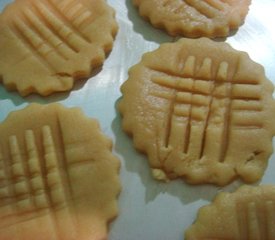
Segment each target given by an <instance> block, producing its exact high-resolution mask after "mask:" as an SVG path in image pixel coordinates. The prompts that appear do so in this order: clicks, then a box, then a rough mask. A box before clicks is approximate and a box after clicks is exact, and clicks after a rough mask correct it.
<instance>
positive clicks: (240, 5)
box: [133, 0, 251, 37]
mask: <svg viewBox="0 0 275 240" xmlns="http://www.w3.org/2000/svg"><path fill="white" fill-rule="evenodd" d="M250 2H251V0H133V3H134V4H135V5H136V6H137V7H138V8H139V13H140V15H141V16H143V17H144V18H146V19H148V20H149V21H150V22H151V23H152V25H154V26H155V27H158V28H163V29H165V30H166V31H167V32H168V33H169V34H170V35H172V36H176V35H183V36H186V37H203V36H204V37H226V36H228V35H229V33H230V30H233V29H237V28H238V27H239V26H240V25H241V24H242V23H243V21H244V19H245V16H246V15H247V12H248V7H249V5H250Z"/></svg>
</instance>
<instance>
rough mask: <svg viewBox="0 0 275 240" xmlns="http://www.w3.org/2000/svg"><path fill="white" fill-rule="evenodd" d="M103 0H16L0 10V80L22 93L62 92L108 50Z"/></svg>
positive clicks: (111, 23)
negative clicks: (0, 11)
mask: <svg viewBox="0 0 275 240" xmlns="http://www.w3.org/2000/svg"><path fill="white" fill-rule="evenodd" d="M117 29H118V26H117V23H116V21H115V18H114V10H113V9H112V8H111V7H110V6H108V5H107V3H106V1H105V0H80V1H76V0H16V1H14V2H13V3H11V4H10V5H8V6H7V7H6V8H5V9H4V11H3V13H2V14H1V15H0V80H1V78H2V82H3V84H4V86H5V87H6V88H7V89H9V90H17V91H18V92H19V93H20V94H21V95H22V96H26V95H28V94H30V93H38V94H40V95H43V96H45V95H49V94H51V93H53V92H60V91H67V90H70V89H71V88H72V87H73V83H74V80H76V79H80V78H86V77H88V76H90V74H91V71H92V70H93V69H94V68H96V67H98V66H99V65H101V64H102V63H103V61H104V60H105V57H106V53H108V52H109V51H110V50H111V49H112V45H113V41H114V36H115V35H116V32H117Z"/></svg>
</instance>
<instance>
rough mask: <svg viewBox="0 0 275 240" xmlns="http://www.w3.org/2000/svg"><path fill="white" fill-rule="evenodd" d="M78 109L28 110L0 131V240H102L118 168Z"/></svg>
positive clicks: (113, 205)
mask: <svg viewBox="0 0 275 240" xmlns="http://www.w3.org/2000/svg"><path fill="white" fill-rule="evenodd" d="M111 147H112V143H111V140H110V139H108V138H106V137H105V136H104V135H103V134H102V132H101V131H100V128H99V124H98V122H97V121H96V120H94V119H89V118H87V117H86V116H85V115H84V114H83V113H82V112H81V110H80V109H79V108H71V109H67V108H65V107H63V106H62V105H59V104H49V105H44V106H43V105H38V104H31V105H30V106H28V107H26V108H25V109H23V110H19V111H16V112H12V113H11V114H10V115H9V116H8V117H7V119H6V120H5V121H4V122H2V123H1V124H0V239H9V240H25V239H42V240H49V239H51V240H75V239H79V240H87V239H94V240H102V239H107V224H108V222H109V221H111V220H112V219H114V218H115V217H116V216H117V214H118V209H117V197H118V194H119V192H120V182H119V176H118V171H119V166H120V162H119V160H118V159H117V158H116V157H114V156H113V155H112V153H111Z"/></svg>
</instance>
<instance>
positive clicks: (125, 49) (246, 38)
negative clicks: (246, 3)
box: [0, 0, 275, 240]
mask: <svg viewBox="0 0 275 240" xmlns="http://www.w3.org/2000/svg"><path fill="white" fill-rule="evenodd" d="M9 2H11V1H10V0H0V9H2V8H3V7H4V6H5V5H6V4H7V3H9ZM108 2H109V3H110V5H112V6H113V7H114V8H115V9H116V11H117V20H118V22H119V26H120V30H119V33H118V35H117V38H116V41H115V44H114V48H113V51H112V52H111V54H110V55H109V56H108V59H107V60H106V62H105V63H104V65H103V68H102V69H101V70H100V72H99V73H98V74H96V75H95V76H93V77H91V79H89V80H87V81H81V82H80V83H77V84H76V86H75V87H74V89H73V90H72V91H71V92H68V93H62V94H54V95H52V96H50V97H46V98H42V97H39V96H36V95H32V96H30V97H27V98H22V97H20V96H19V95H18V94H17V93H16V92H12V93H11V92H7V91H6V90H5V89H4V87H3V86H2V85H1V84H0V121H2V120H4V119H5V118H6V116H7V115H8V113H9V112H11V111H14V110H17V109H21V108H23V107H25V106H26V105H27V104H29V103H31V102H39V103H50V102H60V103H62V104H64V105H65V106H68V107H72V106H79V107H81V108H82V109H83V110H84V111H85V113H86V114H87V115H88V116H91V117H95V118H97V119H98V120H99V121H100V124H101V128H102V130H103V131H104V132H105V134H106V135H108V136H109V137H111V138H113V140H114V144H115V145H114V152H115V154H116V155H118V156H119V157H120V159H121V162H122V168H121V172H120V175H121V181H122V185H123V191H122V193H121V195H120V197H119V206H120V215H119V217H118V218H117V219H116V221H114V222H113V223H112V224H111V226H110V237H109V240H141V239H142V240H182V239H183V234H184V230H185V229H186V228H187V227H188V226H189V225H190V224H192V222H193V221H194V219H195V217H196V214H197V210H198V208H199V207H201V206H202V205H204V204H207V203H208V202H209V201H211V200H212V199H213V197H214V196H215V195H216V193H217V192H218V191H233V190H235V189H236V188H237V187H238V186H239V185H241V184H242V183H241V182H239V181H235V182H234V183H232V184H230V185H229V186H227V187H224V188H217V187H215V186H209V185H202V186H190V185H188V184H185V183H184V182H183V181H181V180H178V181H173V182H171V183H168V184H165V183H160V182H157V181H155V180H153V179H152V177H151V173H150V171H149V168H148V163H147V160H146V157H145V156H143V155H142V154H139V153H137V152H136V151H135V150H134V148H133V145H132V140H131V139H130V138H129V137H128V136H126V135H125V134H124V133H123V131H122V130H121V125H120V123H121V119H120V116H119V114H118V113H117V112H116V109H115V107H116V103H117V100H118V99H119V98H120V96H121V93H120V91H119V88H120V86H121V84H122V83H123V82H124V81H125V80H126V79H127V71H128V68H129V67H130V66H132V65H134V64H135V63H137V62H139V60H140V58H141V55H142V54H143V53H144V52H147V51H151V50H153V49H156V48H157V47H158V46H159V44H160V43H163V42H171V41H173V40H175V39H173V38H171V37H169V36H167V35H166V34H165V33H164V32H163V31H160V30H156V29H154V28H153V27H152V26H151V25H150V24H149V23H147V22H145V21H144V20H143V19H142V18H141V17H139V15H138V14H137V11H136V9H135V8H134V7H133V6H132V4H131V0H109V1H108ZM274 10H275V1H274V0H252V5H251V7H250V11H249V14H248V16H247V18H246V21H245V24H244V25H243V26H241V27H240V29H239V30H238V31H237V32H236V33H235V34H234V35H233V36H230V37H228V38H227V39H226V42H228V43H230V44H231V45H232V46H233V47H234V48H236V49H239V50H243V51H246V52H248V53H249V55H250V57H251V58H252V59H253V60H254V61H256V62H258V63H260V64H262V65H263V66H264V67H265V70H266V75H267V77H268V78H269V79H270V80H271V81H273V83H275V71H274V69H275V68H274V65H275V28H274V21H275V14H274ZM0 54H1V53H0ZM273 145H274V144H273ZM274 158H275V156H274V155H272V157H271V159H270V161H269V166H268V168H267V170H266V172H265V175H264V177H263V179H262V181H261V183H275V176H274V169H275V159H274Z"/></svg>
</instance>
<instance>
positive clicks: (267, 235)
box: [185, 185, 275, 240]
mask: <svg viewBox="0 0 275 240" xmlns="http://www.w3.org/2000/svg"><path fill="white" fill-rule="evenodd" d="M274 226H275V186H272V185H263V186H258V187H252V186H242V187H240V188H239V189H238V190H237V191H236V192H234V193H219V194H218V195H217V197H216V198H215V200H214V201H213V203H211V204H210V205H208V206H205V207H202V208H201V209H200V210H199V213H198V216H197V220H196V222H195V223H194V224H193V225H192V226H191V227H190V228H188V229H187V231H186V233H185V237H186V238H185V239H186V240H199V239H205V240H222V239H228V240H254V239H255V240H256V239H257V240H274V239H275V228H274Z"/></svg>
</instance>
